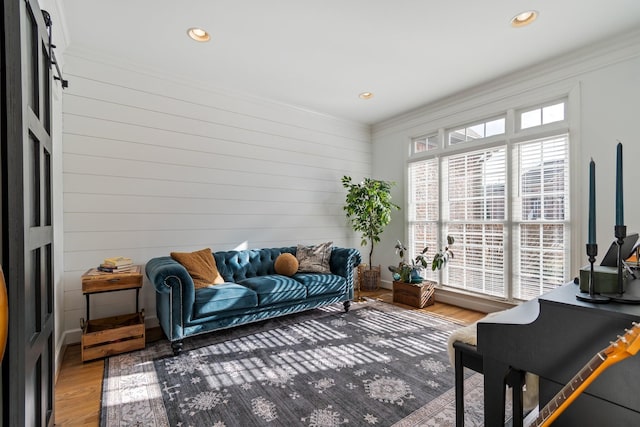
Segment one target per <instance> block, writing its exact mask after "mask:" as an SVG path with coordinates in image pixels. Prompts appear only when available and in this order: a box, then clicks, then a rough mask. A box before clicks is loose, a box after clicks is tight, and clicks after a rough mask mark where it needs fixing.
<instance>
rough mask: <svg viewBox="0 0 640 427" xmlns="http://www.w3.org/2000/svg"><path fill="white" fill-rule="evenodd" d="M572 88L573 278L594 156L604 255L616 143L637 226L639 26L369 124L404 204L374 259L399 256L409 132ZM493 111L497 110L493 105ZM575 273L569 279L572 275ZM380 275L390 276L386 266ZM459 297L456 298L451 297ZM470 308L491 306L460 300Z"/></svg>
mask: <svg viewBox="0 0 640 427" xmlns="http://www.w3.org/2000/svg"><path fill="white" fill-rule="evenodd" d="M563 93H564V94H571V95H570V96H571V100H570V102H572V103H573V104H572V105H570V108H571V109H572V113H573V114H572V116H571V117H570V120H571V127H572V129H571V139H572V147H571V148H572V150H573V152H572V156H573V159H574V162H573V163H572V167H573V168H574V172H575V177H574V183H575V188H573V189H572V191H573V194H574V195H575V198H574V200H573V201H572V204H571V216H572V220H573V221H574V222H575V224H576V230H577V235H575V236H573V242H574V243H573V244H572V248H571V251H572V257H571V258H572V266H571V271H572V273H571V274H572V277H573V276H575V275H577V274H578V269H579V268H580V266H582V265H584V264H586V263H587V259H586V255H584V252H585V249H584V244H585V243H586V218H587V197H588V188H587V183H588V162H589V160H590V158H591V157H593V158H594V159H595V160H596V162H597V173H596V177H597V183H596V186H597V236H598V244H599V254H600V256H602V255H604V253H605V252H606V250H607V248H608V246H609V244H610V243H611V242H612V241H613V239H614V236H613V224H614V206H615V200H614V189H615V185H614V176H615V145H616V144H617V140H620V141H622V143H623V144H624V159H625V161H624V165H625V166H624V195H625V222H626V225H627V227H628V230H629V231H639V230H640V197H638V196H637V194H636V191H635V186H636V183H637V182H640V167H639V166H638V163H637V162H638V160H637V159H640V141H639V140H638V139H639V137H638V123H639V120H638V112H639V111H640V32H638V31H635V32H633V33H628V34H624V35H622V36H620V37H617V38H615V39H612V40H607V41H605V42H602V43H600V44H598V45H594V46H590V47H588V48H585V49H583V50H580V51H576V52H571V53H568V54H567V55H564V56H563V57H562V58H558V59H556V60H554V61H550V62H548V63H545V64H539V65H537V66H534V67H530V68H529V69H528V70H525V71H522V72H519V73H514V74H512V75H508V76H503V77H501V78H499V79H496V80H494V81H492V82H489V83H487V84H485V85H482V86H479V87H474V88H471V89H469V90H468V91H465V92H462V93H459V94H455V95H452V96H451V97H448V98H446V99H443V100H440V101H438V102H435V103H433V104H430V105H426V106H424V107H422V108H420V109H418V110H415V111H411V112H408V113H406V114H404V115H401V116H399V117H395V118H392V119H389V120H387V121H384V122H381V123H378V124H376V125H374V126H373V129H372V141H373V171H374V172H373V173H374V177H376V178H380V179H388V180H393V181H396V182H398V183H400V185H399V186H398V187H397V188H396V191H395V194H394V200H395V201H396V203H398V204H400V205H402V206H403V208H404V209H403V211H402V212H399V213H396V214H395V215H394V217H393V222H392V223H391V224H390V226H389V227H388V228H387V230H386V231H385V233H384V236H383V238H382V241H381V243H380V245H379V248H378V249H377V256H376V259H375V261H374V264H378V263H380V264H382V265H390V264H395V263H396V262H397V257H396V255H395V253H394V251H393V245H394V243H395V240H396V239H398V238H400V239H405V238H406V237H407V236H406V221H405V218H406V205H405V203H406V198H405V194H404V190H403V189H404V187H405V180H406V178H405V174H406V160H407V157H408V149H409V142H410V139H411V137H415V136H420V135H422V134H424V133H427V132H432V131H434V130H437V129H438V127H440V126H451V125H453V124H458V123H464V122H465V121H467V120H475V119H478V118H481V117H483V116H485V115H490V114H492V113H493V112H495V111H500V110H501V109H502V108H511V107H517V106H518V105H527V104H530V103H535V102H543V101H545V100H550V99H551V100H552V99H554V97H556V96H558V95H562V94H563ZM494 110H495V111H494ZM567 279H570V278H567ZM383 280H385V281H386V282H387V283H388V282H389V281H390V275H389V273H388V272H385V273H384V277H383ZM450 301H454V300H450ZM455 302H456V303H459V304H462V305H467V306H469V307H471V308H479V309H483V308H484V309H490V307H489V306H488V305H485V306H482V303H481V304H480V305H478V301H475V302H474V303H470V300H468V299H464V298H463V299H458V300H455Z"/></svg>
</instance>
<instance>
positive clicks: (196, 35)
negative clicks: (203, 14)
mask: <svg viewBox="0 0 640 427" xmlns="http://www.w3.org/2000/svg"><path fill="white" fill-rule="evenodd" d="M187 34H188V35H189V37H191V38H192V39H193V40H195V41H197V42H208V41H209V40H211V36H210V35H209V33H207V32H206V31H205V30H203V29H202V28H195V27H194V28H189V29H188V30H187Z"/></svg>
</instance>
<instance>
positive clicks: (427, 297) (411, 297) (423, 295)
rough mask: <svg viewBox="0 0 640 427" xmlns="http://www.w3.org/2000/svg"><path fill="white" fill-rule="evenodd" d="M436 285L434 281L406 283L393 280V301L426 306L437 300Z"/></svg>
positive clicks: (419, 306)
mask: <svg viewBox="0 0 640 427" xmlns="http://www.w3.org/2000/svg"><path fill="white" fill-rule="evenodd" d="M435 291H436V290H435V287H434V286H433V283H432V282H428V281H425V282H422V283H404V282H396V281H394V282H393V302H398V303H400V304H406V305H410V306H411V307H416V308H424V307H427V306H429V305H432V304H433V303H434V301H435Z"/></svg>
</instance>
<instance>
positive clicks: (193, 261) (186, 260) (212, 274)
mask: <svg viewBox="0 0 640 427" xmlns="http://www.w3.org/2000/svg"><path fill="white" fill-rule="evenodd" d="M171 258H173V259H175V260H176V261H178V262H179V263H180V264H182V265H183V266H184V268H186V269H187V272H188V273H189V275H190V276H191V278H192V279H193V285H194V287H195V288H196V289H200V288H206V287H207V286H211V285H219V284H221V283H224V279H223V278H222V276H221V275H220V273H219V272H218V267H217V266H216V260H215V258H213V254H212V253H211V249H209V248H206V249H201V250H199V251H195V252H171Z"/></svg>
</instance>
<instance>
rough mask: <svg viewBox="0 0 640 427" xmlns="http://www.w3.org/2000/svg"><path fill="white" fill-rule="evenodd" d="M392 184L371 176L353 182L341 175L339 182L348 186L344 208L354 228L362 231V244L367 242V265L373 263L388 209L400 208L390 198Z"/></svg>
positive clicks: (387, 215)
mask: <svg viewBox="0 0 640 427" xmlns="http://www.w3.org/2000/svg"><path fill="white" fill-rule="evenodd" d="M394 185H395V183H394V182H390V181H380V180H377V179H371V178H365V179H364V180H363V181H362V182H361V183H359V184H354V183H353V182H352V180H351V177H350V176H343V177H342V186H343V187H344V188H346V189H347V196H346V201H345V205H344V206H343V209H344V211H345V212H346V213H347V219H348V220H349V222H350V223H351V226H352V227H353V230H354V231H356V232H359V233H361V234H362V240H361V245H362V246H366V245H367V244H370V250H369V269H371V266H372V258H373V248H374V246H375V244H376V243H377V242H379V241H380V234H382V232H383V231H384V228H385V227H386V226H387V225H388V224H389V222H391V211H392V210H393V209H400V206H398V205H396V204H394V203H393V202H391V187H393V186H394Z"/></svg>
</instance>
